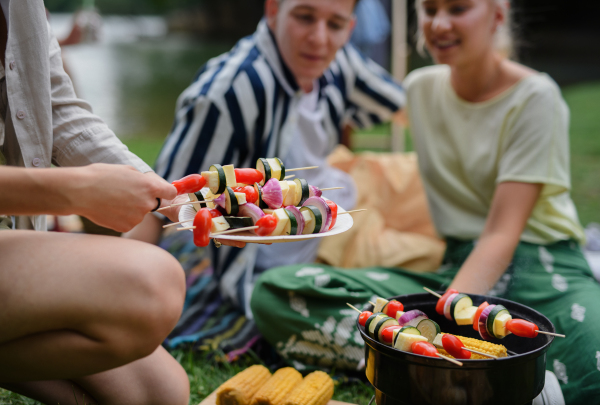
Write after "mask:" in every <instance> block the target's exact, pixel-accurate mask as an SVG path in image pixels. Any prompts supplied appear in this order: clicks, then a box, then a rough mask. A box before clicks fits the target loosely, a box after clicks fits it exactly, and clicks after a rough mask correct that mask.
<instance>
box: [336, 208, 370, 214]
mask: <svg viewBox="0 0 600 405" xmlns="http://www.w3.org/2000/svg"><path fill="white" fill-rule="evenodd" d="M366 210H367V209H366V208H365V209H362V210H354V211H344V212H340V213H339V214H338V215H344V214H354V213H355V212H363V211H366Z"/></svg>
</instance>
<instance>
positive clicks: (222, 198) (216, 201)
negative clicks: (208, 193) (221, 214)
mask: <svg viewBox="0 0 600 405" xmlns="http://www.w3.org/2000/svg"><path fill="white" fill-rule="evenodd" d="M212 202H213V203H214V204H216V205H218V206H219V207H221V208H225V193H223V194H221V195H220V196H218V197H217V198H215V199H214V200H212Z"/></svg>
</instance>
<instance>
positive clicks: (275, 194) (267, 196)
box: [262, 179, 283, 210]
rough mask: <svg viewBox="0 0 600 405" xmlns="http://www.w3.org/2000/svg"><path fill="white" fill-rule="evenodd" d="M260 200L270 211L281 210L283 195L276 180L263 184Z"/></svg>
mask: <svg viewBox="0 0 600 405" xmlns="http://www.w3.org/2000/svg"><path fill="white" fill-rule="evenodd" d="M262 200H263V202H264V203H265V204H267V205H268V206H269V208H271V209H272V210H276V209H278V208H281V204H283V194H282V193H281V186H280V185H279V181H278V180H277V179H270V180H269V181H267V182H266V183H265V185H264V186H263V188H262Z"/></svg>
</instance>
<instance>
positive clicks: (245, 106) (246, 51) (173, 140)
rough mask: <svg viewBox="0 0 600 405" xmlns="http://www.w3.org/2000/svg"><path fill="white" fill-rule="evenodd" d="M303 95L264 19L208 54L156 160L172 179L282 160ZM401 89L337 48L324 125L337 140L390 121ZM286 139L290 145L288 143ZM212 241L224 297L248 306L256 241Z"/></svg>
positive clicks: (326, 78)
mask: <svg viewBox="0 0 600 405" xmlns="http://www.w3.org/2000/svg"><path fill="white" fill-rule="evenodd" d="M301 96H302V92H301V91H300V89H299V87H298V85H297V83H296V81H295V79H294V77H293V76H292V74H291V72H290V70H289V69H288V68H287V67H286V66H285V64H284V63H283V61H282V58H281V55H280V54H279V51H278V48H277V45H276V43H275V39H274V37H273V35H272V33H271V32H270V30H269V29H268V27H267V24H266V22H265V21H264V20H263V21H261V22H260V23H259V25H258V28H257V31H256V32H255V33H254V35H252V36H249V37H246V38H244V39H242V40H240V41H239V42H238V43H237V44H236V45H235V47H234V48H233V49H232V50H231V51H230V52H228V53H226V54H223V55H221V56H218V57H216V58H214V59H211V60H210V61H208V63H206V65H205V66H203V67H202V69H201V70H200V72H199V73H198V74H197V76H196V78H195V79H194V81H193V82H192V84H191V85H190V86H189V87H188V88H187V89H186V90H185V91H184V92H183V93H182V94H181V96H180V97H179V99H178V101H177V112H176V116H175V123H174V125H173V128H172V130H171V133H170V134H169V136H168V138H167V140H166V141H165V144H164V145H163V149H162V151H161V153H160V155H159V157H158V160H157V163H156V172H157V173H158V174H160V175H161V176H162V177H164V178H165V179H167V180H168V181H169V182H171V181H174V180H177V179H180V178H181V177H184V176H187V175H189V174H192V173H200V172H201V171H203V170H208V168H209V166H210V165H213V164H223V165H225V164H233V165H235V166H236V167H254V166H255V164H256V161H257V160H258V158H261V157H262V158H270V157H275V156H277V157H282V158H283V157H285V156H286V154H287V150H286V148H289V144H290V142H289V139H287V140H286V139H283V138H284V136H285V134H286V133H289V132H290V131H284V130H283V129H284V127H286V124H287V121H292V120H293V119H294V117H295V114H294V111H292V110H293V109H294V108H295V107H296V106H297V105H298V101H299V100H300V98H301ZM405 100H406V98H405V93H404V90H403V89H402V87H401V86H400V85H399V84H398V83H396V82H394V81H393V79H392V78H391V76H390V75H389V74H388V73H387V72H386V71H385V70H384V69H383V68H381V67H380V66H379V65H377V64H376V63H374V62H373V61H371V60H369V59H366V58H365V57H363V56H362V55H361V54H360V53H359V52H358V51H357V50H356V49H355V48H354V47H353V46H351V45H346V46H344V47H343V48H342V49H340V50H339V51H338V53H337V55H336V58H335V60H334V61H333V62H332V64H331V65H330V66H329V68H328V69H327V70H326V71H325V72H324V74H323V76H322V77H321V78H320V79H319V99H318V104H317V108H318V109H319V112H320V113H321V114H320V115H321V116H322V117H323V128H324V130H325V131H326V132H327V133H328V134H329V135H330V136H332V137H334V138H333V139H337V140H338V141H339V140H340V138H341V130H342V128H343V127H344V126H345V125H346V124H349V125H352V126H354V127H356V128H366V127H369V126H371V125H373V124H377V123H381V122H385V121H389V119H390V118H391V116H392V114H393V113H394V112H395V111H397V110H398V109H400V107H402V106H403V105H404V104H405ZM286 141H287V142H286ZM210 246H211V248H210V249H211V255H212V265H213V268H214V270H215V274H216V275H217V277H218V278H219V283H220V290H221V294H222V296H223V298H224V299H229V300H231V301H232V302H233V303H234V304H235V305H237V306H239V307H241V308H244V309H245V311H246V315H247V316H248V317H251V313H250V311H249V305H248V303H249V298H250V294H251V290H252V284H253V281H254V279H255V274H254V270H255V263H256V257H257V250H258V249H257V245H255V244H250V245H247V246H246V247H245V248H243V249H237V248H231V247H229V246H223V247H222V248H221V249H219V250H216V249H215V248H214V246H212V244H211V245H210Z"/></svg>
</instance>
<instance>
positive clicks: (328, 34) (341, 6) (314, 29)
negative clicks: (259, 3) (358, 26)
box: [265, 0, 355, 91]
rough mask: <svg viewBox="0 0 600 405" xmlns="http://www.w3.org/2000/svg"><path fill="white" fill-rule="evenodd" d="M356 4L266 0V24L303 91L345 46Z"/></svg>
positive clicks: (344, 0) (327, 0) (324, 0)
mask: <svg viewBox="0 0 600 405" xmlns="http://www.w3.org/2000/svg"><path fill="white" fill-rule="evenodd" d="M354 3H355V0H267V1H266V4H265V10H266V16H267V23H268V25H269V28H270V29H271V31H273V34H274V35H275V40H276V41H277V46H278V48H279V52H280V53H281V56H282V58H283V61H284V62H285V64H286V65H287V67H288V68H289V69H290V70H291V72H292V74H293V75H294V77H295V78H296V81H297V82H298V85H299V86H300V87H301V88H302V89H303V90H304V91H310V90H311V89H312V84H313V82H314V80H316V79H318V78H319V77H321V76H322V75H323V72H324V71H325V69H327V67H329V65H330V64H331V62H332V61H333V59H334V58H335V54H336V53H337V51H338V50H339V49H340V48H341V47H342V46H344V45H345V44H346V42H347V41H348V39H349V38H350V34H351V32H352V28H353V27H354V17H353V12H354Z"/></svg>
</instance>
